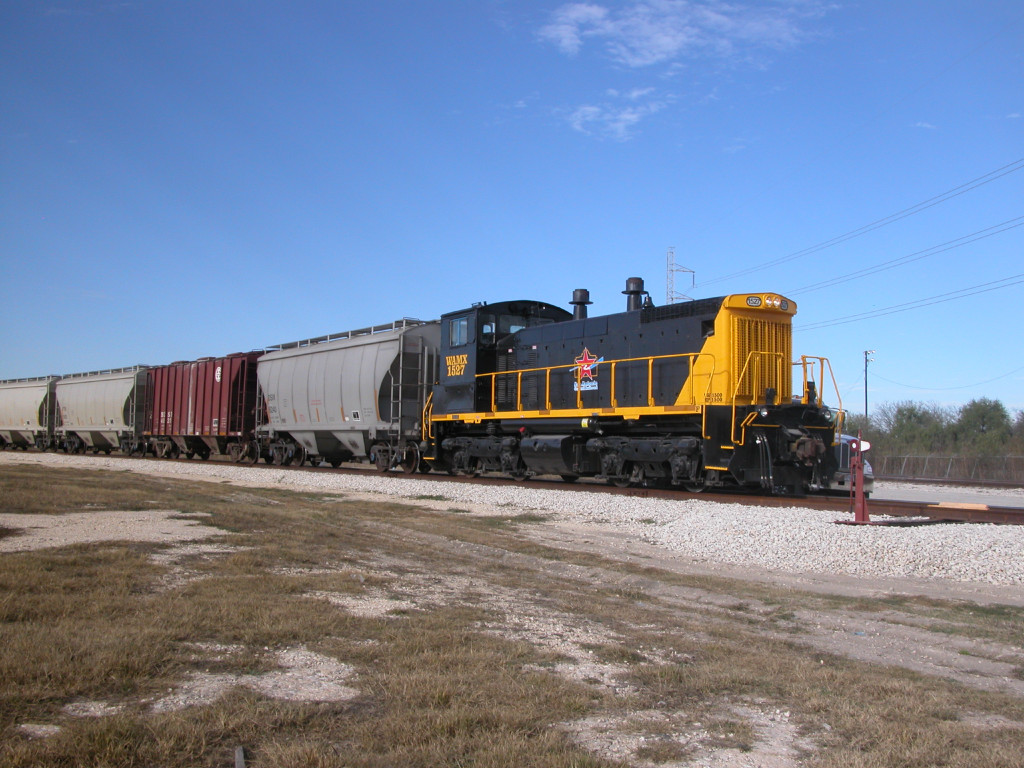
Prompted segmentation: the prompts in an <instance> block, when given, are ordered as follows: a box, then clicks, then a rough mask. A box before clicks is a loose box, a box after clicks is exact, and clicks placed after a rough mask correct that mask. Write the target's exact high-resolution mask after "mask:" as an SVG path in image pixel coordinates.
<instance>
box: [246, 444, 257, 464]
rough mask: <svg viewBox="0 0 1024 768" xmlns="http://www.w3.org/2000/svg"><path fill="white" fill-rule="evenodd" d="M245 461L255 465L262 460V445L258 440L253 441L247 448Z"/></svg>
mask: <svg viewBox="0 0 1024 768" xmlns="http://www.w3.org/2000/svg"><path fill="white" fill-rule="evenodd" d="M245 460H246V461H247V462H249V463H250V464H255V463H256V462H257V461H259V460H260V444H259V442H257V441H256V440H253V441H252V442H251V443H249V444H248V445H247V446H246V449H245Z"/></svg>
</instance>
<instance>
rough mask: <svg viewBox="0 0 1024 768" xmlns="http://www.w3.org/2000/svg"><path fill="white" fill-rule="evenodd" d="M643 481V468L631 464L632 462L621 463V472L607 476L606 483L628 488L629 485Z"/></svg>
mask: <svg viewBox="0 0 1024 768" xmlns="http://www.w3.org/2000/svg"><path fill="white" fill-rule="evenodd" d="M643 481H644V470H643V468H642V467H635V466H633V463H632V462H626V463H625V464H623V465H622V474H621V475H615V476H613V477H609V478H608V484H609V485H614V486H615V487H616V488H629V486H631V485H634V484H635V485H640V484H641V483H643Z"/></svg>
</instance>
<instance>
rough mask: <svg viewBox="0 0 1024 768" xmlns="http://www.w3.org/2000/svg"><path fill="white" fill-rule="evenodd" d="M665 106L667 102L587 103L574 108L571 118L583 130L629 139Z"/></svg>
mask: <svg viewBox="0 0 1024 768" xmlns="http://www.w3.org/2000/svg"><path fill="white" fill-rule="evenodd" d="M665 106H666V104H665V102H663V101H647V102H644V103H633V104H621V103H616V102H605V103H602V104H585V105H583V106H580V107H576V108H575V109H573V110H571V111H570V112H569V114H568V116H567V117H568V121H569V125H571V126H572V127H573V128H574V129H575V130H577V131H579V132H580V133H585V134H587V135H590V136H598V137H601V138H606V139H614V140H615V141H626V140H627V139H630V138H632V137H633V135H634V133H635V131H636V129H637V126H638V125H639V124H640V121H641V120H643V119H644V118H646V117H650V116H651V115H653V114H655V113H657V112H660V111H661V110H662V109H664V108H665Z"/></svg>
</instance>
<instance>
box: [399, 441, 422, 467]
mask: <svg viewBox="0 0 1024 768" xmlns="http://www.w3.org/2000/svg"><path fill="white" fill-rule="evenodd" d="M419 466H420V447H419V446H418V445H416V443H409V444H408V445H406V446H405V450H404V451H402V471H403V472H405V474H407V475H411V474H412V473H413V472H415V471H416V470H417V469H418V468H419Z"/></svg>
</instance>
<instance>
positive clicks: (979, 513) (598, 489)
mask: <svg viewBox="0 0 1024 768" xmlns="http://www.w3.org/2000/svg"><path fill="white" fill-rule="evenodd" d="M109 458H123V459H127V458H130V457H127V456H117V455H116V454H115V455H113V456H110V457H109ZM136 460H137V461H139V460H141V461H151V462H154V463H160V464H163V463H166V462H168V461H178V462H185V463H198V460H196V459H184V458H179V459H157V458H154V457H146V458H144V459H138V458H136ZM213 462H216V463H231V462H217V460H216V459H214V460H213V461H212V462H211V463H213ZM232 466H237V465H234V464H232ZM258 466H260V467H261V468H264V469H266V468H273V469H278V470H281V471H285V472H327V473H333V474H351V475H364V476H365V475H366V474H367V473H373V474H380V472H379V470H377V469H375V468H373V467H370V466H368V465H346V466H341V467H338V468H333V467H326V466H324V467H310V466H279V465H263V464H260V465H258ZM386 474H387V476H388V477H392V478H395V479H408V480H422V481H426V482H446V483H469V484H483V485H490V486H496V485H497V486H503V485H504V486H525V487H529V488H543V489H545V490H558V491H563V492H572V491H587V492H589V493H607V494H613V495H621V496H629V497H634V498H651V499H666V500H683V499H694V498H700V499H706V500H708V501H717V502H721V503H725V504H742V505H746V506H751V507H801V508H804V509H816V510H821V511H827V512H835V513H836V514H837V515H842V514H849V515H851V516H852V515H853V503H852V500H851V499H850V498H849V497H845V496H842V497H840V496H807V497H799V498H798V497H791V496H758V495H754V494H750V493H725V492H717V491H707V492H704V493H699V494H698V493H689V492H687V491H683V490H678V489H674V488H656V487H651V488H648V487H629V488H618V487H615V486H611V485H607V484H605V483H603V482H600V481H592V480H585V479H584V480H580V481H578V482H575V483H567V482H565V481H564V480H560V479H559V480H555V479H551V480H548V479H545V478H543V477H541V478H531V479H529V480H512V479H509V478H506V477H499V476H484V477H472V476H469V475H447V474H441V473H430V474H412V475H406V474H404V473H402V472H398V471H393V472H388V473H386ZM868 512H869V514H870V515H872V516H874V517H876V518H877V517H885V518H889V519H887V520H881V521H880V520H874V521H873V522H876V523H886V524H892V523H893V522H896V521H893V520H892V518H896V519H897V521H903V522H904V524H906V523H907V522H910V521H915V522H920V521H930V522H964V523H997V524H1003V525H1024V507H1001V506H992V505H988V504H962V503H950V502H915V501H891V500H886V499H877V498H873V499H869V500H868Z"/></svg>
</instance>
